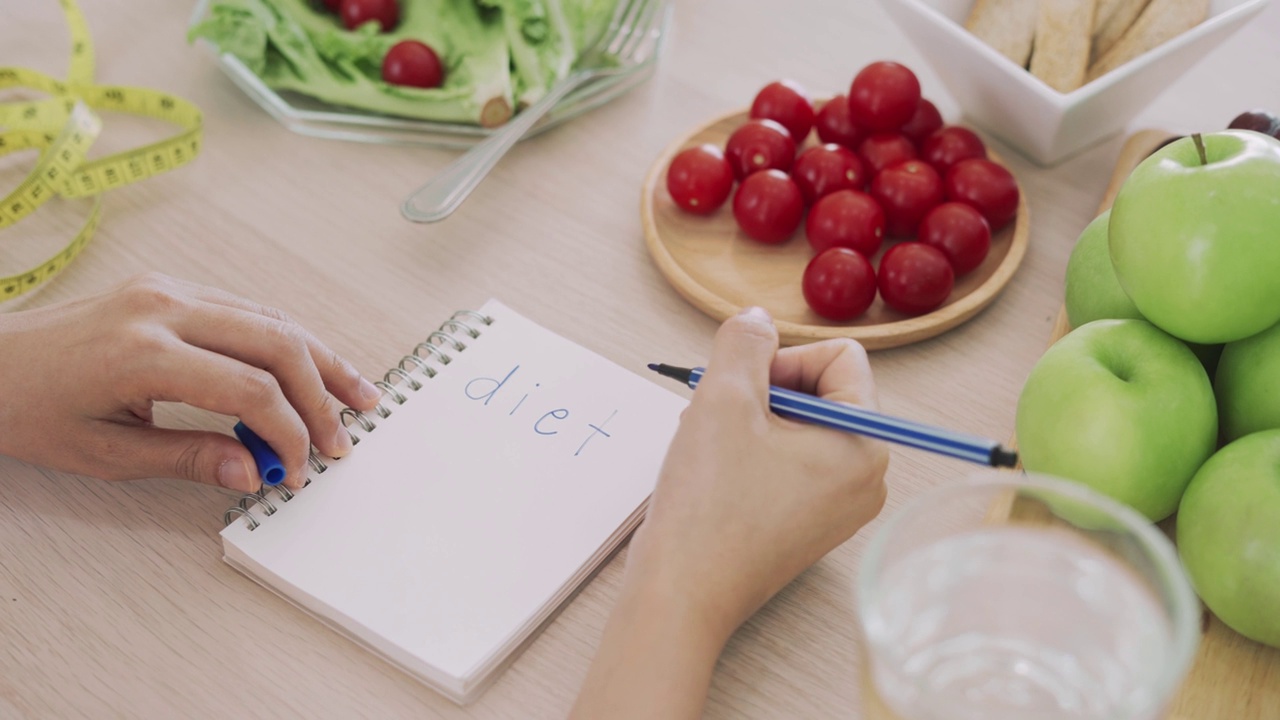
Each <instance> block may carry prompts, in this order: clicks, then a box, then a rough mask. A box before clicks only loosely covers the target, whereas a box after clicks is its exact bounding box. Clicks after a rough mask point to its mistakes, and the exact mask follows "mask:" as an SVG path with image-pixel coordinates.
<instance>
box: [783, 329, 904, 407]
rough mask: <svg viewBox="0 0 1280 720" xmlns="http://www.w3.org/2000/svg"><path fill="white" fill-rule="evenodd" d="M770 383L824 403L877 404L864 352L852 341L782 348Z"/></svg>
mask: <svg viewBox="0 0 1280 720" xmlns="http://www.w3.org/2000/svg"><path fill="white" fill-rule="evenodd" d="M770 380H771V382H773V384H774V385H778V386H781V387H785V388H790V389H792V390H799V391H800V392H805V393H809V394H812V395H817V396H819V397H822V398H826V399H827V400H835V401H838V402H846V403H851V404H853V405H861V406H863V407H867V408H871V409H873V410H874V409H877V408H878V407H879V405H880V403H879V399H878V397H877V394H876V384H875V380H874V378H873V377H872V375H871V363H870V362H868V360H867V351H866V350H865V349H863V347H862V345H860V344H858V343H857V342H856V341H853V340H824V341H822V342H817V343H812V344H810V345H800V346H797V347H789V348H783V349H782V350H779V351H778V353H777V356H776V357H775V358H774V360H773V367H772V368H771V372H770Z"/></svg>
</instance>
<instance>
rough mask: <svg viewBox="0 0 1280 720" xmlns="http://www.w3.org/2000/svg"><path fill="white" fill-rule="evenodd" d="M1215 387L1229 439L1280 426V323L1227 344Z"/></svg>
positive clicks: (1224, 436)
mask: <svg viewBox="0 0 1280 720" xmlns="http://www.w3.org/2000/svg"><path fill="white" fill-rule="evenodd" d="M1278 281H1280V279H1278ZM1213 389H1214V393H1215V394H1216V395H1217V396H1218V417H1219V419H1220V420H1221V422H1222V437H1223V439H1224V440H1226V441H1227V442H1231V441H1232V440H1235V439H1237V438H1242V437H1244V436H1245V435H1248V434H1249V433H1253V432H1257V431H1259V430H1271V429H1274V428H1280V325H1273V326H1271V327H1270V328H1268V329H1266V330H1263V331H1262V332H1260V333H1258V334H1257V335H1254V336H1253V337H1247V338H1245V339H1244V340H1237V341H1236V342H1233V343H1227V345H1226V347H1224V348H1223V349H1222V357H1221V358H1220V359H1219V360H1218V372H1217V375H1216V376H1215V377H1214V384H1213ZM1276 552H1280V548H1277V549H1276Z"/></svg>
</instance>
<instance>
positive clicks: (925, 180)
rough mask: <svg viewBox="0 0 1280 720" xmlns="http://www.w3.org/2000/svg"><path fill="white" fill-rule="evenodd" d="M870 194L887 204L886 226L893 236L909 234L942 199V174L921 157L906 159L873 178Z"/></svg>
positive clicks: (885, 210)
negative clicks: (940, 175)
mask: <svg viewBox="0 0 1280 720" xmlns="http://www.w3.org/2000/svg"><path fill="white" fill-rule="evenodd" d="M871 197H873V198H875V199H876V202H878V203H880V207H882V208H884V217H885V230H886V231H887V232H888V233H889V235H890V236H892V237H910V236H911V235H914V234H915V232H916V228H917V227H918V226H919V225H920V220H921V219H922V218H924V216H925V215H926V214H927V213H928V212H929V211H930V210H932V209H934V208H935V207H937V206H938V205H939V204H941V203H942V178H941V177H939V175H938V171H937V170H934V169H933V167H932V166H931V165H929V163H927V162H924V161H922V160H907V161H905V162H900V163H898V164H897V165H893V166H891V167H888V168H886V169H885V170H884V171H883V172H881V173H880V174H879V175H876V176H875V178H874V179H873V180H872V181H871Z"/></svg>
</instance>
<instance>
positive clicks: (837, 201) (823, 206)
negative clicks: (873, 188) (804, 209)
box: [804, 190, 884, 258]
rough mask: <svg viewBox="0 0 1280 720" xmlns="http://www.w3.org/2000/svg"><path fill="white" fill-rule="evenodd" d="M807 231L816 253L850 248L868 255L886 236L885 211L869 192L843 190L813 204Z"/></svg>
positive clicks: (874, 250) (806, 233)
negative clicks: (838, 248)
mask: <svg viewBox="0 0 1280 720" xmlns="http://www.w3.org/2000/svg"><path fill="white" fill-rule="evenodd" d="M804 232H805V236H806V237H808V238H809V245H810V246H811V247H813V250H814V252H822V251H823V250H826V249H827V248H832V247H847V248H849V249H851V250H856V251H858V252H860V253H862V254H863V255H865V256H867V257H868V258H869V257H871V256H872V255H874V254H875V253H876V251H877V250H879V249H880V241H881V240H882V239H883V238H884V210H882V209H881V208H880V203H878V202H876V201H875V200H874V199H872V197H871V196H870V195H868V194H866V193H862V192H858V191H857V190H840V191H838V192H833V193H831V194H830V195H827V196H825V197H823V198H821V199H819V200H818V202H816V203H814V204H813V207H812V208H811V209H810V210H809V218H808V219H807V220H805V225H804Z"/></svg>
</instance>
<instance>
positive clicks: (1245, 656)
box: [1050, 130, 1280, 720]
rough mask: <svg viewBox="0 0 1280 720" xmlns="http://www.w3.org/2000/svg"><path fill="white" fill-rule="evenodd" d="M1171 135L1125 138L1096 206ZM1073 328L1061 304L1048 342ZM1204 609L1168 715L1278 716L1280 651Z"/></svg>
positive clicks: (1230, 719)
mask: <svg viewBox="0 0 1280 720" xmlns="http://www.w3.org/2000/svg"><path fill="white" fill-rule="evenodd" d="M1172 136H1173V134H1172V133H1169V132H1165V131H1163V130H1143V131H1141V132H1138V133H1135V134H1134V135H1132V136H1131V137H1130V138H1129V139H1128V140H1127V141H1126V142H1125V144H1124V147H1123V148H1122V149H1121V151H1120V158H1119V160H1117V162H1116V168H1115V171H1114V172H1113V174H1112V176H1111V182H1110V184H1109V185H1108V186H1107V193H1106V196H1105V197H1103V199H1102V205H1101V206H1099V207H1098V214H1099V215H1100V214H1102V213H1103V212H1105V211H1106V210H1107V209H1108V208H1110V207H1111V203H1112V201H1113V200H1115V197H1116V193H1117V192H1119V191H1120V186H1121V185H1122V184H1123V183H1124V181H1125V179H1126V178H1128V177H1129V173H1130V172H1131V171H1132V170H1133V168H1135V167H1136V166H1137V165H1138V163H1140V162H1142V160H1143V159H1144V158H1146V157H1147V155H1149V154H1150V153H1151V151H1152V150H1154V149H1155V148H1156V146H1158V145H1160V143H1162V142H1164V141H1165V140H1167V139H1169V138H1170V137H1172ZM1070 330H1071V325H1070V323H1069V322H1068V321H1067V312H1066V309H1065V308H1063V310H1062V311H1061V312H1059V313H1058V320H1057V322H1056V323H1055V325H1054V328H1053V338H1052V340H1051V341H1050V343H1051V344H1052V343H1053V342H1057V341H1058V339H1059V338H1061V337H1062V336H1063V335H1066V334H1067V333H1068V332H1070ZM1175 520H1176V518H1170V519H1169V520H1166V521H1165V522H1163V523H1161V524H1160V525H1161V528H1162V529H1163V530H1164V531H1165V532H1166V533H1167V534H1168V535H1169V537H1170V538H1172V537H1173V536H1174V532H1173V531H1174V522H1175ZM1203 612H1204V615H1203V620H1202V622H1201V626H1200V627H1201V629H1202V630H1203V635H1202V636H1201V639H1200V649H1199V650H1198V651H1197V652H1196V658H1195V663H1194V664H1193V665H1192V667H1191V672H1190V674H1189V675H1188V676H1187V679H1186V681H1185V682H1184V683H1183V685H1182V688H1181V689H1180V690H1179V691H1178V694H1177V696H1175V698H1174V702H1173V705H1172V707H1171V708H1170V715H1169V717H1170V718H1172V719H1173V720H1276V719H1277V718H1280V650H1277V649H1275V648H1270V647H1267V646H1265V645H1262V644H1260V643H1256V642H1253V641H1252V640H1249V639H1247V638H1245V637H1244V636H1243V635H1240V634H1238V633H1236V632H1235V631H1233V630H1232V629H1231V628H1229V627H1227V626H1226V625H1224V624H1223V623H1222V621H1221V620H1218V618H1216V617H1214V616H1213V614H1212V613H1210V612H1209V611H1208V610H1207V609H1205V610H1204V611H1203ZM1277 612H1280V609H1278V610H1277Z"/></svg>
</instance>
